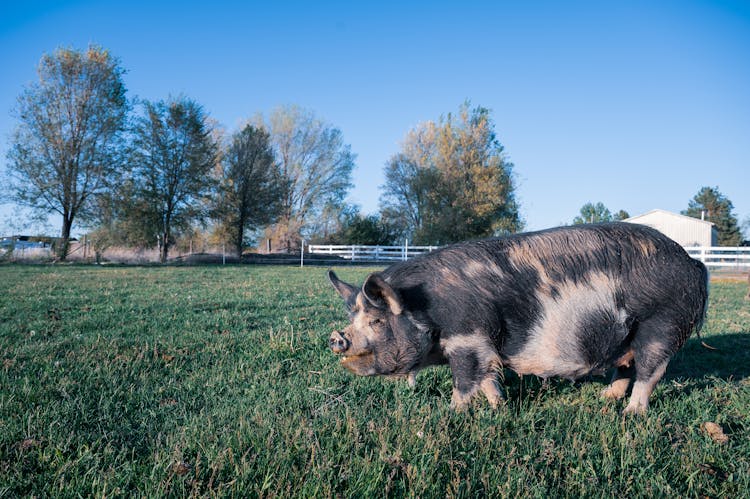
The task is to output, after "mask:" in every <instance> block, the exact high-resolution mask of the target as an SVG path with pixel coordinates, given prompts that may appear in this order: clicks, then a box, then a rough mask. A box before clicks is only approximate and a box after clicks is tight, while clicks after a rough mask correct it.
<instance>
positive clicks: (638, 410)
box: [622, 404, 648, 416]
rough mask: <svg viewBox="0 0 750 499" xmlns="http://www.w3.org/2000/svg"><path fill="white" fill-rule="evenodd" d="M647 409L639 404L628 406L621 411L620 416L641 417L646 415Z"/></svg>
mask: <svg viewBox="0 0 750 499" xmlns="http://www.w3.org/2000/svg"><path fill="white" fill-rule="evenodd" d="M647 409H648V407H644V406H642V405H640V404H638V405H632V404H628V406H627V407H626V408H625V409H623V411H622V414H623V416H629V415H631V414H634V415H636V416H643V415H645V414H646V410H647Z"/></svg>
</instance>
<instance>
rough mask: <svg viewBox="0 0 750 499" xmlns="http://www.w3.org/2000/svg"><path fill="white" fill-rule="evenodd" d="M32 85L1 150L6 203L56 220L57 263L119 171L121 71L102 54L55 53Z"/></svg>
mask: <svg viewBox="0 0 750 499" xmlns="http://www.w3.org/2000/svg"><path fill="white" fill-rule="evenodd" d="M37 72H38V74H39V81H38V82H36V83H34V84H31V85H30V86H29V87H28V88H26V89H24V91H23V92H22V93H21V95H20V96H19V97H18V103H17V107H16V108H15V110H14V114H15V115H16V117H17V118H18V120H19V121H20V123H19V125H18V127H17V129H16V130H15V132H14V134H13V136H12V139H11V146H10V150H9V151H8V160H9V173H10V175H9V176H10V177H11V179H12V180H11V187H10V189H11V191H12V193H13V198H14V200H15V201H16V202H18V203H19V204H22V205H25V206H29V207H31V208H33V209H35V210H39V211H44V212H47V213H49V212H56V213H58V214H60V215H61V216H62V229H61V231H60V236H61V241H62V243H61V244H60V246H59V247H58V257H59V258H60V259H61V260H64V259H65V258H66V256H67V254H68V246H69V240H70V232H71V229H72V227H73V224H74V222H75V221H76V220H77V219H79V218H80V219H84V218H86V217H87V216H89V215H91V213H92V207H93V206H94V205H95V203H94V198H96V197H97V196H98V195H100V194H102V193H103V192H105V191H106V190H107V189H108V188H109V187H110V186H111V185H112V184H114V183H115V182H116V179H117V177H118V175H119V173H120V167H121V165H122V164H123V163H122V161H121V157H122V151H123V147H122V144H123V132H124V131H125V129H126V126H127V123H126V119H127V113H128V110H129V104H128V102H127V99H126V97H125V85H124V84H123V82H122V76H123V74H124V70H123V69H122V68H121V67H120V65H119V61H118V60H117V59H116V58H114V57H113V56H112V55H110V53H109V52H108V51H107V50H104V49H102V48H100V47H97V46H90V47H89V48H88V49H87V50H86V51H85V52H82V51H77V50H74V49H63V48H61V49H57V50H56V51H55V52H54V53H53V54H51V55H50V54H45V55H44V56H42V59H41V62H40V63H39V67H38V69H37Z"/></svg>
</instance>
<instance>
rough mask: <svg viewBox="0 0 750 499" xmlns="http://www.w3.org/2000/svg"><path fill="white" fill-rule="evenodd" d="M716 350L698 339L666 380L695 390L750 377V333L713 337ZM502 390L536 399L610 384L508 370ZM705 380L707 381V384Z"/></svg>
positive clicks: (593, 378) (592, 378)
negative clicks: (691, 384) (693, 383)
mask: <svg viewBox="0 0 750 499" xmlns="http://www.w3.org/2000/svg"><path fill="white" fill-rule="evenodd" d="M704 341H706V343H707V344H709V345H710V346H712V347H714V348H716V350H708V349H706V348H704V347H703V346H701V340H700V339H698V338H696V337H695V336H694V337H692V338H690V339H689V340H688V342H687V343H686V344H685V346H684V347H683V348H682V349H681V350H680V351H679V352H677V354H676V355H675V356H674V357H673V358H672V361H671V362H670V363H669V367H668V368H667V372H666V374H665V376H664V378H663V379H664V380H674V379H682V380H692V381H696V382H698V384H697V385H696V386H694V387H693V388H697V387H699V386H708V385H710V384H712V382H711V381H710V379H709V378H719V379H723V380H730V379H732V380H740V379H743V378H746V377H750V334H748V333H726V334H723V335H714V336H711V337H710V338H709V339H707V340H704ZM504 374H505V380H504V383H503V385H504V386H503V387H504V389H505V391H506V395H507V396H508V398H509V399H511V400H512V399H514V398H524V399H526V398H535V397H538V396H540V395H541V394H543V393H546V392H552V393H554V394H556V395H561V394H564V393H567V392H569V391H571V390H578V389H579V388H580V386H582V385H584V384H587V383H595V384H600V385H601V386H602V387H604V386H605V385H607V384H608V383H609V373H607V375H606V376H588V377H584V378H581V379H580V380H577V381H575V382H571V381H569V380H565V379H560V378H550V379H548V380H543V379H541V378H538V377H536V376H518V375H517V374H515V373H514V372H513V371H512V370H510V369H506V370H505V373H504ZM704 380H705V381H704Z"/></svg>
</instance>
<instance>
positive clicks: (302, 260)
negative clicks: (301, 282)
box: [299, 239, 305, 268]
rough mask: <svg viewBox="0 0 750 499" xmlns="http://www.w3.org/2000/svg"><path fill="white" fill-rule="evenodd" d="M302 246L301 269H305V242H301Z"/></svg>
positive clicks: (300, 251) (300, 248)
mask: <svg viewBox="0 0 750 499" xmlns="http://www.w3.org/2000/svg"><path fill="white" fill-rule="evenodd" d="M301 242H302V244H301V245H300V247H299V267H300V268H303V267H304V266H305V240H304V239H302V240H301Z"/></svg>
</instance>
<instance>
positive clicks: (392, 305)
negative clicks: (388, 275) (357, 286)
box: [362, 274, 403, 315]
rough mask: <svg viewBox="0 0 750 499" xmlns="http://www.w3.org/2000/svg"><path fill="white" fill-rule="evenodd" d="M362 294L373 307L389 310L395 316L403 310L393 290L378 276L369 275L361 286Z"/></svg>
mask: <svg viewBox="0 0 750 499" xmlns="http://www.w3.org/2000/svg"><path fill="white" fill-rule="evenodd" d="M362 293H363V294H364V295H365V298H367V301H369V302H370V303H372V305H373V306H375V307H377V308H381V309H386V308H387V309H389V310H390V311H391V312H393V313H394V314H395V315H399V314H400V313H401V311H402V310H403V306H402V304H401V299H400V298H399V297H398V295H397V294H396V292H395V291H394V290H393V288H392V287H391V286H390V284H388V283H387V282H385V280H384V279H383V278H382V277H380V275H379V274H370V275H369V276H367V279H365V283H364V284H363V285H362Z"/></svg>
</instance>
